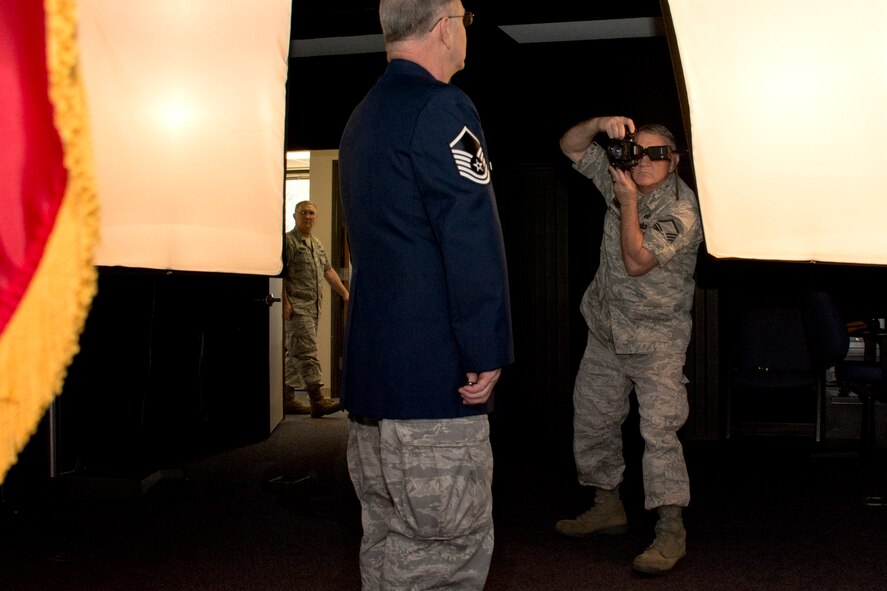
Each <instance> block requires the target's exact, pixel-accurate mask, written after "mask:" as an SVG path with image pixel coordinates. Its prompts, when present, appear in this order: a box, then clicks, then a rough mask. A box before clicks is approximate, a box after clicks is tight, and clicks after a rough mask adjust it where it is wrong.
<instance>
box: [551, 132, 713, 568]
mask: <svg viewBox="0 0 887 591" xmlns="http://www.w3.org/2000/svg"><path fill="white" fill-rule="evenodd" d="M626 129H627V130H628V132H629V133H631V134H634V133H635V125H634V122H633V121H632V120H631V119H629V118H627V117H598V118H592V119H589V120H586V121H583V122H581V123H579V124H577V125H575V126H573V127H571V128H570V129H569V130H568V131H567V132H566V133H565V134H564V136H563V137H562V138H561V141H560V146H561V150H562V151H563V153H564V154H565V155H566V156H567V157H569V158H570V160H572V161H573V163H574V164H573V166H574V168H575V169H576V170H578V171H579V172H580V173H582V174H583V175H584V176H586V177H587V178H589V179H591V180H592V181H593V182H594V184H595V186H596V187H597V188H598V190H599V191H600V192H601V194H603V196H604V199H605V201H606V204H607V213H606V216H605V221H604V236H603V240H602V243H601V256H600V265H599V267H598V270H597V273H596V274H595V277H594V279H593V280H592V282H591V285H590V286H589V287H588V289H587V291H586V292H585V295H584V297H583V299H582V304H581V311H582V314H583V316H584V318H585V320H586V322H587V324H588V330H589V332H588V344H587V347H586V350H585V354H584V356H583V358H582V361H581V364H580V366H579V372H578V375H577V376H576V383H575V388H574V391H573V406H574V419H573V420H574V442H573V451H574V457H575V460H576V468H577V472H578V475H579V482H580V484H582V485H584V486H591V487H594V488H595V503H594V506H593V507H592V508H591V509H589V510H588V511H586V512H584V513H582V514H581V515H579V516H578V517H577V518H575V519H567V520H562V521H559V522H557V524H556V525H555V530H556V531H557V532H558V533H560V534H563V535H567V536H574V537H578V536H588V535H595V534H614V533H621V532H625V531H627V519H626V515H625V509H624V507H623V505H622V500H621V498H620V496H619V485H620V483H621V482H622V477H623V473H624V471H625V462H624V459H623V455H622V430H621V426H622V423H623V422H624V421H625V419H626V417H627V416H628V413H629V396H630V393H631V391H632V389H634V391H635V394H636V396H637V400H638V405H639V411H640V431H641V435H642V437H643V439H644V442H645V451H644V455H643V462H642V463H643V481H644V493H645V496H644V505H645V508H646V509H647V510H652V509H656V510H657V511H658V514H659V520H658V523H657V525H656V538H655V540H654V542H653V543H652V544H651V545H650V546H649V547H648V548H647V549H646V551H645V552H643V553H642V554H640V555H639V556H637V557H636V558H635V559H634V562H633V568H634V569H635V570H638V571H641V572H644V573H649V574H662V573H665V572H668V571H669V570H671V569H672V568H673V567H674V565H675V564H676V563H677V562H678V561H679V560H680V559H681V558H683V557H684V555H685V553H686V532H685V530H684V526H683V521H682V518H681V510H682V508H683V507H686V506H687V505H688V504H689V502H690V486H689V478H688V475H687V467H686V463H685V461H684V455H683V449H682V447H681V443H680V441H679V440H678V435H677V432H678V429H680V428H681V426H682V425H683V424H684V422H685V421H686V419H687V414H688V403H687V391H686V385H685V384H686V382H687V379H686V377H684V374H683V366H684V362H685V357H686V351H687V345H688V343H689V341H690V333H691V328H692V318H691V315H690V311H691V307H692V304H693V291H694V286H695V282H694V278H693V273H694V270H695V267H696V254H697V251H698V249H699V245H700V244H701V242H702V227H701V221H700V218H699V205H698V202H697V200H696V195H695V194H694V193H693V191H692V190H691V189H690V188H689V187H688V186H687V185H686V184H685V183H684V182H683V181H682V180H681V179H680V178H679V177H678V175H677V173H676V172H675V167H676V166H677V163H678V160H679V156H678V155H677V154H676V153H675V152H674V150H675V140H674V136H673V135H672V134H671V132H670V131H668V129H666V128H665V127H663V126H661V125H648V126H644V127H641V128H640V129H638V130H637V133H636V135H635V136H634V138H635V143H636V145H635V146H631V144H627V147H628V148H630V149H633V150H634V151H635V155H636V159H635V160H632V161H630V162H628V164H626V163H625V162H622V163H621V166H622V167H621V168H620V167H619V166H613V164H611V163H610V161H609V160H608V156H607V152H606V151H605V150H604V149H603V148H602V147H601V146H599V145H598V144H597V143H594V139H595V137H596V136H597V135H598V134H606V136H608V137H609V138H610V139H611V140H624V139H625V138H626ZM617 146H619V144H617ZM622 146H626V143H625V142H623V143H622V145H621V146H619V147H620V149H621V147H622ZM617 164H620V163H619V162H617Z"/></svg>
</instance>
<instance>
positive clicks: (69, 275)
mask: <svg viewBox="0 0 887 591" xmlns="http://www.w3.org/2000/svg"><path fill="white" fill-rule="evenodd" d="M75 15H76V3H75V2H74V0H47V1H46V2H45V4H44V3H43V2H32V1H28V2H19V1H7V0H3V1H2V2H0V88H2V91H0V211H2V217H0V482H2V481H3V479H4V477H5V475H6V472H7V470H8V468H9V466H11V465H12V463H14V461H15V458H16V456H17V454H18V452H19V451H20V450H21V448H22V447H23V446H24V444H25V443H26V442H27V440H28V438H29V437H30V435H31V434H32V433H33V431H34V429H35V428H36V426H37V423H38V422H39V420H40V418H41V416H42V415H43V413H44V412H45V410H46V407H47V406H48V405H49V403H50V402H51V400H52V398H53V397H54V396H55V395H56V394H57V393H58V392H59V391H60V389H61V385H62V382H63V379H64V374H65V371H66V368H67V366H68V364H69V363H70V361H71V359H72V358H73V356H74V354H75V353H76V351H77V340H78V338H79V334H80V331H81V330H82V328H83V322H84V321H85V317H86V313H87V310H88V307H89V303H90V301H91V298H92V295H93V293H94V290H95V284H96V279H95V269H94V268H93V267H92V265H91V252H92V249H93V248H94V245H95V243H96V241H97V235H98V233H97V230H96V228H97V205H96V204H97V198H96V195H95V188H94V186H95V185H94V182H93V180H92V178H93V177H92V166H91V157H90V149H89V141H88V133H87V126H86V112H85V108H84V106H83V105H84V104H85V101H84V100H83V95H82V87H81V85H80V82H79V73H78V69H77V46H76V38H75V30H76V24H75V19H74V16H75Z"/></svg>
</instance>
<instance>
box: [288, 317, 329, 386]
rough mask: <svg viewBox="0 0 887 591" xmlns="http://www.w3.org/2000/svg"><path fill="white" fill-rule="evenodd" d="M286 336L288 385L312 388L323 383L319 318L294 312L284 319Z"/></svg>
mask: <svg viewBox="0 0 887 591" xmlns="http://www.w3.org/2000/svg"><path fill="white" fill-rule="evenodd" d="M283 322H284V326H283V328H284V336H285V337H286V363H285V371H286V385H287V386H290V387H292V388H296V389H302V388H303V387H304V388H305V389H307V390H310V389H311V388H314V387H319V386H320V385H321V384H322V383H323V372H322V370H321V368H320V360H319V359H318V358H317V319H316V318H314V317H313V316H307V315H305V314H293V315H292V317H291V318H290V319H289V320H284V321H283Z"/></svg>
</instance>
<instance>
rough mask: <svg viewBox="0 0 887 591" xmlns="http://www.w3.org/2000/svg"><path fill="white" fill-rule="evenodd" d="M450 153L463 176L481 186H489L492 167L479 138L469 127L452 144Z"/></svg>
mask: <svg viewBox="0 0 887 591" xmlns="http://www.w3.org/2000/svg"><path fill="white" fill-rule="evenodd" d="M450 151H451V152H452V154H453V160H455V162H456V169H457V170H458V171H459V174H460V175H461V176H463V177H465V178H467V179H468V180H470V181H474V182H475V183H477V184H479V185H486V184H489V182H490V167H489V166H488V165H487V159H486V158H485V157H484V150H483V148H482V147H481V145H480V141H479V140H478V139H477V136H475V135H474V134H473V133H471V130H470V129H468V127H462V131H460V132H459V135H457V136H456V139H454V140H453V141H451V142H450Z"/></svg>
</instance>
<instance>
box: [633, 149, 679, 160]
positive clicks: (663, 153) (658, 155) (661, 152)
mask: <svg viewBox="0 0 887 591" xmlns="http://www.w3.org/2000/svg"><path fill="white" fill-rule="evenodd" d="M638 148H640V149H639V150H638V154H637V157H638V159H640V158H641V157H642V156H643V155H644V154H646V155H647V157H649V158H650V160H668V159H669V158H671V146H650V147H648V148H644V147H643V146H638Z"/></svg>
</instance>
